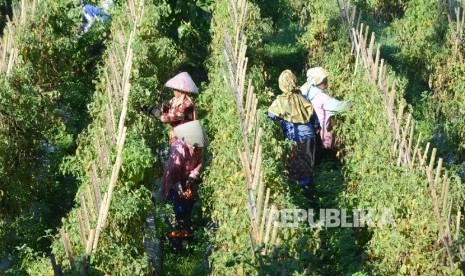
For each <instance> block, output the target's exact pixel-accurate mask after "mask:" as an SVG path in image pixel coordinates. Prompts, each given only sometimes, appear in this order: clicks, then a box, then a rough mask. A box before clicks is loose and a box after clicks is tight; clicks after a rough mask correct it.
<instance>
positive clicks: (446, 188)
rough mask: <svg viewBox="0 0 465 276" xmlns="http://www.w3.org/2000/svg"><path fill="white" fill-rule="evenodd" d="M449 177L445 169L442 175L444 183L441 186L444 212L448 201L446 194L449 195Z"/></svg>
mask: <svg viewBox="0 0 465 276" xmlns="http://www.w3.org/2000/svg"><path fill="white" fill-rule="evenodd" d="M449 181H450V180H449V177H448V175H447V171H446V174H445V175H444V182H443V183H444V184H443V186H442V208H441V210H442V212H443V213H444V211H445V210H446V208H447V201H448V195H449V183H450V182H449Z"/></svg>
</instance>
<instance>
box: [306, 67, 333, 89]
mask: <svg viewBox="0 0 465 276" xmlns="http://www.w3.org/2000/svg"><path fill="white" fill-rule="evenodd" d="M327 77H329V72H328V71H326V70H325V69H323V67H313V68H310V69H308V71H307V82H309V83H310V84H311V85H318V84H320V83H322V82H323V81H324V80H325V79H326V78H327Z"/></svg>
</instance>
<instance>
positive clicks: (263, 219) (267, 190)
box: [259, 188, 271, 243]
mask: <svg viewBox="0 0 465 276" xmlns="http://www.w3.org/2000/svg"><path fill="white" fill-rule="evenodd" d="M270 192H271V190H270V188H267V189H266V196H265V204H264V205H263V212H262V220H261V222H260V232H259V243H262V241H263V232H264V231H265V222H266V211H267V209H268V203H269V201H270Z"/></svg>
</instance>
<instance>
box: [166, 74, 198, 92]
mask: <svg viewBox="0 0 465 276" xmlns="http://www.w3.org/2000/svg"><path fill="white" fill-rule="evenodd" d="M165 86H166V87H169V88H173V89H175V90H179V91H183V92H188V93H194V94H198V93H199V89H198V88H197V85H195V82H194V81H193V80H192V78H191V76H190V75H189V73H187V72H181V73H179V74H177V75H176V76H174V77H172V78H171V79H169V80H168V81H167V82H166V83H165Z"/></svg>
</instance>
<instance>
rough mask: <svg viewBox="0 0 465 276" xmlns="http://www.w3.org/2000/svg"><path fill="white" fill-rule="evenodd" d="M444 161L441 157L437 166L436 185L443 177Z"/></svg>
mask: <svg viewBox="0 0 465 276" xmlns="http://www.w3.org/2000/svg"><path fill="white" fill-rule="evenodd" d="M442 162H443V159H442V158H439V160H438V166H437V167H436V177H435V178H434V187H437V186H438V183H439V180H440V179H441V169H442Z"/></svg>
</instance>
